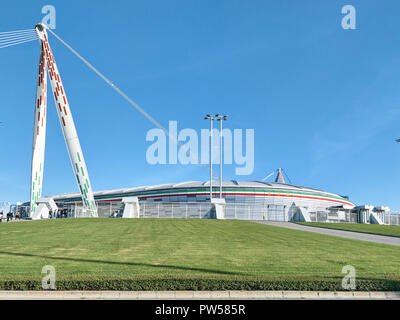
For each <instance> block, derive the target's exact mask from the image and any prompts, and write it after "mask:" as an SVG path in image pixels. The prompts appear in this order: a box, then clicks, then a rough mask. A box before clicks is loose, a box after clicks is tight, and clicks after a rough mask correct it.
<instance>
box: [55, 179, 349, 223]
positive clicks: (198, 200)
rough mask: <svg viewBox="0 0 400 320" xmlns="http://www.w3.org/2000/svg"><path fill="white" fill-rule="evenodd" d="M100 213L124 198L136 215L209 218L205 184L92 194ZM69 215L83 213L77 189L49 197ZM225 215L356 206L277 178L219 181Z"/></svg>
mask: <svg viewBox="0 0 400 320" xmlns="http://www.w3.org/2000/svg"><path fill="white" fill-rule="evenodd" d="M220 196H221V195H220V188H219V184H218V182H216V181H215V182H214V181H213V199H214V198H217V199H218V198H219V197H220ZM94 197H95V201H96V205H97V208H98V216H99V217H120V216H122V213H123V211H124V202H123V199H124V198H125V199H126V198H131V197H135V198H137V199H138V207H139V210H138V211H139V212H138V214H137V217H140V218H151V217H152V218H157V217H159V218H212V214H213V204H212V202H210V183H209V181H207V182H200V181H188V182H181V183H175V184H162V185H154V186H142V187H136V188H125V189H116V190H108V191H99V192H95V193H94ZM51 198H52V199H53V200H54V201H55V203H56V204H57V206H58V208H60V209H62V210H64V212H66V213H67V216H68V217H79V216H82V212H83V211H82V198H81V195H80V193H70V194H62V195H56V196H52V197H51ZM222 198H223V199H224V200H225V201H224V218H225V219H246V220H276V221H290V220H293V219H294V218H295V215H296V213H298V212H299V210H300V212H307V213H314V212H319V213H326V214H328V213H329V214H330V216H332V214H333V215H334V214H335V212H339V211H340V212H348V213H349V212H350V210H351V209H352V208H354V207H355V205H354V204H353V203H352V202H350V201H349V199H348V197H345V196H340V195H337V194H334V193H330V192H325V191H321V190H317V189H312V188H307V187H300V186H295V185H289V184H284V183H277V182H262V181H236V180H231V181H224V182H223V183H222Z"/></svg>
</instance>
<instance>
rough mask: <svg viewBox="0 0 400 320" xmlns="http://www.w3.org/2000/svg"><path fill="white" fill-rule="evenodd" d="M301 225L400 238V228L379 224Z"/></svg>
mask: <svg viewBox="0 0 400 320" xmlns="http://www.w3.org/2000/svg"><path fill="white" fill-rule="evenodd" d="M299 223H300V224H304V225H310V226H315V227H323V228H330V229H339V230H348V231H357V232H364V233H374V234H381V235H386V236H393V237H400V226H385V225H379V224H360V223H322V222H321V223H320V222H299Z"/></svg>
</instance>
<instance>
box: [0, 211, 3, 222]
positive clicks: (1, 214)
mask: <svg viewBox="0 0 400 320" xmlns="http://www.w3.org/2000/svg"><path fill="white" fill-rule="evenodd" d="M2 221H3V211H1V212H0V222H2Z"/></svg>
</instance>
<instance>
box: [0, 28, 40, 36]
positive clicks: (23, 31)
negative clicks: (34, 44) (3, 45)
mask: <svg viewBox="0 0 400 320" xmlns="http://www.w3.org/2000/svg"><path fill="white" fill-rule="evenodd" d="M31 31H35V29H24V30H14V31H5V32H0V35H2V34H10V33H25V32H31ZM35 32H36V31H35Z"/></svg>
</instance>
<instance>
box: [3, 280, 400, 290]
mask: <svg viewBox="0 0 400 320" xmlns="http://www.w3.org/2000/svg"><path fill="white" fill-rule="evenodd" d="M56 288H57V290H116V291H175V290H191V291H201V290H210V291H216V290H295V291H343V288H342V283H341V279H337V280H273V281H268V280H253V281H252V280H250V281H248V280H218V279H161V280H160V279H158V280H155V279H152V280H76V281H74V280H60V281H57V282H56ZM0 290H43V289H42V284H41V282H40V281H34V280H20V281H12V280H11V281H4V280H3V281H0ZM356 291H400V281H399V280H387V279H358V280H357V281H356Z"/></svg>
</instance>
